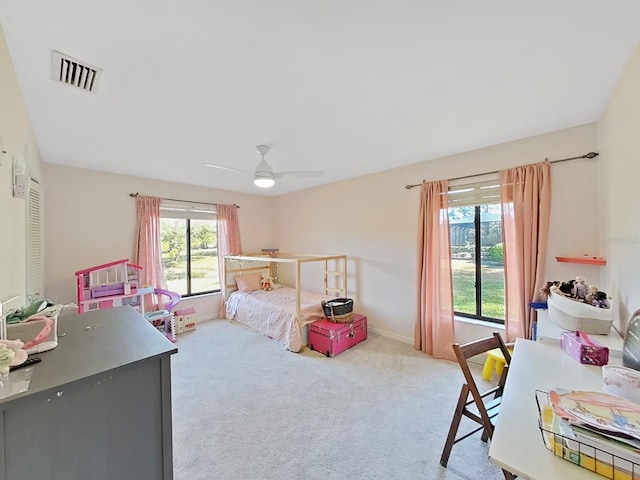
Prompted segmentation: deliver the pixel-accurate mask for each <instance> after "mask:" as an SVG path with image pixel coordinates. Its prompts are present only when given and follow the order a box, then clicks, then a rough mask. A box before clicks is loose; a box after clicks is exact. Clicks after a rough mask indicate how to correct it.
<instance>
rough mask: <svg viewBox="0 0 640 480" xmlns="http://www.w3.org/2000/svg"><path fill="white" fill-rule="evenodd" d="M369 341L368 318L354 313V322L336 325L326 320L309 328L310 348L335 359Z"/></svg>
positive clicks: (319, 321) (314, 323)
mask: <svg viewBox="0 0 640 480" xmlns="http://www.w3.org/2000/svg"><path fill="white" fill-rule="evenodd" d="M366 339H367V317H365V316H363V315H359V314H357V313H354V315H353V322H351V323H335V322H332V321H331V320H328V319H324V320H318V321H317V322H313V323H312V324H311V325H310V326H309V348H311V350H315V351H317V352H320V353H324V354H325V355H326V356H327V357H335V356H336V355H339V354H340V353H342V352H344V351H345V350H347V349H349V348H351V347H353V346H354V345H357V344H358V343H360V342H362V341H363V340H366Z"/></svg>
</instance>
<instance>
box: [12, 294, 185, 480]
mask: <svg viewBox="0 0 640 480" xmlns="http://www.w3.org/2000/svg"><path fill="white" fill-rule="evenodd" d="M58 336H59V339H58V340H59V344H58V346H57V347H56V348H54V349H53V350H50V351H48V352H45V353H40V354H38V355H37V356H39V357H41V358H42V362H40V363H38V364H36V365H34V366H33V367H32V368H33V376H32V378H31V385H30V387H29V390H28V391H27V392H24V393H21V394H19V395H15V396H12V397H8V398H5V399H2V400H0V413H1V415H0V429H1V430H0V431H1V432H2V436H1V437H0V479H2V480H129V479H131V480H161V479H162V480H171V479H172V478H173V450H172V435H171V355H172V354H174V353H176V352H177V351H178V350H177V348H176V346H175V345H174V344H173V343H171V342H170V341H169V340H167V339H166V337H165V336H164V335H163V334H162V333H161V332H159V331H158V330H156V329H155V328H154V327H153V326H152V325H150V324H149V323H148V322H147V321H146V320H145V319H144V318H143V317H142V316H140V314H138V313H137V312H136V311H135V310H133V309H132V308H131V307H129V306H123V307H117V308H111V309H105V310H97V311H92V312H87V313H83V314H74V315H68V316H62V317H60V319H59V322H58Z"/></svg>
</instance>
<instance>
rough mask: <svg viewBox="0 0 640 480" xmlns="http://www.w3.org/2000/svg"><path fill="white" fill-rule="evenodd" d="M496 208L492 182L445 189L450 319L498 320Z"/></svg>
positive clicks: (500, 284)
mask: <svg viewBox="0 0 640 480" xmlns="http://www.w3.org/2000/svg"><path fill="white" fill-rule="evenodd" d="M500 210H501V205H500V194H499V185H498V183H497V179H493V178H490V179H485V180H483V181H475V182H474V183H472V184H466V185H452V186H451V187H450V192H449V230H450V237H451V274H452V277H453V278H452V280H453V309H454V311H455V313H456V315H460V316H463V317H469V318H477V319H481V320H488V321H492V322H498V323H503V322H504V317H505V306H504V257H503V248H502V246H503V245H502V218H501V215H500Z"/></svg>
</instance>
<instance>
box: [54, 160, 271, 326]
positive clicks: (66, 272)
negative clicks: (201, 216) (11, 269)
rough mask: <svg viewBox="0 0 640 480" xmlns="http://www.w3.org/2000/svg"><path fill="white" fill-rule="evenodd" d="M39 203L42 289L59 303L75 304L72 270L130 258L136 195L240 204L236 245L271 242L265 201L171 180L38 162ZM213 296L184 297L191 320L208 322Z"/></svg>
mask: <svg viewBox="0 0 640 480" xmlns="http://www.w3.org/2000/svg"><path fill="white" fill-rule="evenodd" d="M43 171H44V177H45V180H46V187H47V199H46V204H45V216H46V223H45V230H46V232H47V243H46V252H45V253H46V272H47V274H46V277H45V291H46V293H47V295H48V296H49V297H53V298H57V299H58V300H59V301H60V302H63V303H67V302H73V301H75V297H76V294H75V290H74V288H75V277H74V272H76V271H77V270H81V269H83V268H87V267H91V266H94V265H100V264H102V263H106V262H110V261H113V260H119V259H122V258H129V259H133V258H134V241H135V222H136V210H135V200H134V199H133V198H131V197H130V196H129V194H130V193H134V192H139V193H140V194H142V195H150V196H157V197H165V198H175V199H179V200H190V201H200V202H210V203H224V204H232V203H235V204H237V205H240V210H239V211H238V217H239V220H240V229H241V236H242V243H243V246H244V248H245V249H249V250H252V251H255V250H259V249H260V248H265V247H266V246H270V245H272V243H273V240H274V236H273V228H272V222H271V217H272V210H273V207H272V203H273V200H271V199H269V198H264V197H259V196H256V195H248V194H243V193H234V192H228V191H224V190H213V189H209V188H203V187H195V186H191V185H184V184H178V183H172V182H163V181H157V180H151V179H145V178H139V177H131V176H126V175H117V174H109V173H102V172H96V171H91V170H84V169H79V168H72V167H65V166H60V165H54V164H51V163H43ZM218 302H219V294H214V295H207V296H204V297H201V298H197V299H191V300H189V299H185V300H183V301H182V302H181V303H180V306H181V307H186V306H193V307H195V309H196V312H197V314H196V319H197V320H202V319H208V318H214V317H216V314H217V311H218V310H217V309H218Z"/></svg>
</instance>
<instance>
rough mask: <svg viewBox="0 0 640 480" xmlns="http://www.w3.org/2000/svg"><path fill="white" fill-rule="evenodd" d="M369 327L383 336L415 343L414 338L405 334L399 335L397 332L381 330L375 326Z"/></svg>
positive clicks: (411, 343)
mask: <svg viewBox="0 0 640 480" xmlns="http://www.w3.org/2000/svg"><path fill="white" fill-rule="evenodd" d="M368 328H369V331H370V332H373V333H376V334H378V335H380V336H382V337H387V338H392V339H394V340H398V341H399V342H402V343H408V344H410V345H413V338H411V337H405V336H404V335H398V334H397V333H393V332H389V331H387V330H381V329H379V328H375V327H368Z"/></svg>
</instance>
